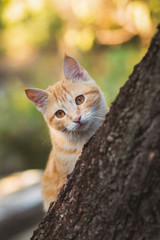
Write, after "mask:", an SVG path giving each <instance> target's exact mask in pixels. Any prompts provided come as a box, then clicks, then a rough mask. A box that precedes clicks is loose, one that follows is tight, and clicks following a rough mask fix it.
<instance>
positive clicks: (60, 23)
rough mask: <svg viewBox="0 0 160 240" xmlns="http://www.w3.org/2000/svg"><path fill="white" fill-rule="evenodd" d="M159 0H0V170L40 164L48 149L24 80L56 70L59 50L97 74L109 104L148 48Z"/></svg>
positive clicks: (49, 79)
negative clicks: (28, 98) (25, 89)
mask: <svg viewBox="0 0 160 240" xmlns="http://www.w3.org/2000/svg"><path fill="white" fill-rule="evenodd" d="M159 20H160V3H159V0H146V1H142V0H141V1H140V0H139V1H131V0H94V1H93V0H85V1H84V0H83V1H82V0H34V1H33V0H1V1H0V176H1V177H2V176H4V175H6V174H8V173H11V172H14V171H20V170H24V169H29V168H44V165H45V162H46V160H47V155H48V154H49V149H50V140H49V134H48V129H47V127H46V125H45V123H44V120H43V118H42V116H41V114H40V113H39V112H38V111H37V110H36V109H35V107H34V106H33V104H31V103H30V102H29V101H28V100H27V99H26V97H25V94H24V92H23V88H24V87H37V88H47V87H48V85H52V84H53V83H54V82H56V81H57V80H59V79H60V78H61V77H62V61H63V56H64V54H65V53H67V54H68V55H71V56H74V57H76V58H77V59H78V61H79V62H80V63H81V65H82V66H84V67H85V68H86V69H87V70H88V72H89V74H90V75H91V76H92V77H93V78H94V79H95V80H96V81H97V83H98V85H99V86H100V87H101V88H102V90H103V91H104V93H105V96H106V100H107V101H108V104H109V105H110V104H111V103H112V101H113V100H114V98H115V97H116V95H117V93H118V91H119V88H120V87H121V86H122V85H123V84H124V82H125V81H126V80H127V79H128V76H129V74H130V73H131V72H132V70H133V66H134V65H135V64H136V63H138V62H139V61H140V59H141V58H142V56H143V55H144V54H145V52H146V49H147V48H148V45H149V42H150V39H151V37H152V36H153V34H154V32H155V31H156V25H157V23H158V22H159Z"/></svg>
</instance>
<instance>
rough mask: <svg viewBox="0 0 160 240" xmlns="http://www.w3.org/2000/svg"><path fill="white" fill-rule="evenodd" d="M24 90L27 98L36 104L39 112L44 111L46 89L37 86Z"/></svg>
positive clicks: (46, 96) (46, 95)
mask: <svg viewBox="0 0 160 240" xmlns="http://www.w3.org/2000/svg"><path fill="white" fill-rule="evenodd" d="M24 90H25V93H26V96H27V97H28V99H29V100H31V101H32V102H33V103H34V104H35V105H36V107H37V109H38V110H39V111H40V112H41V113H44V112H45V110H46V105H47V100H48V93H47V91H45V90H41V89H37V88H26V89H24Z"/></svg>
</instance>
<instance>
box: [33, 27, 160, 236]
mask: <svg viewBox="0 0 160 240" xmlns="http://www.w3.org/2000/svg"><path fill="white" fill-rule="evenodd" d="M42 239H44V240H51V239H54V240H60V239H65V240H66V239H75V240H83V239H85V240H94V239H95V240H159V239H160V31H159V32H158V33H157V34H156V36H155V37H154V38H153V40H152V42H151V46H150V48H149V50H148V53H147V54H146V56H145V57H144V58H143V60H142V61H141V62H140V63H139V64H138V65H137V66H136V67H135V69H134V71H133V74H132V75H131V76H130V77H129V80H128V81H127V82H126V84H125V85H124V86H123V87H122V88H121V89H120V93H119V95H118V96H117V98H116V100H115V101H114V103H113V104H112V107H111V109H110V112H109V114H108V115H107V116H106V120H105V123H104V125H103V126H102V127H101V128H100V129H99V131H98V132H97V133H96V135H95V136H94V137H93V138H92V139H91V140H90V141H89V143H88V144H87V145H86V146H85V147H84V151H83V153H82V155H81V157H80V160H79V161H78V162H77V164H76V167H75V169H74V171H73V173H72V174H71V175H70V176H69V177H68V180H67V183H66V184H65V185H64V187H63V188H62V190H61V192H60V194H59V197H58V200H57V201H56V202H55V203H54V204H53V205H52V206H51V207H50V209H49V212H48V213H47V214H46V216H45V217H44V218H43V220H42V222H41V223H40V225H39V227H38V229H37V230H36V231H35V232H34V234H33V236H32V238H31V240H42Z"/></svg>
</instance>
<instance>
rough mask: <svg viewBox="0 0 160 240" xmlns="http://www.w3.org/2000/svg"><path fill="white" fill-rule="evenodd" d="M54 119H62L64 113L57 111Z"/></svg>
mask: <svg viewBox="0 0 160 240" xmlns="http://www.w3.org/2000/svg"><path fill="white" fill-rule="evenodd" d="M55 115H56V117H58V118H63V117H64V116H65V112H64V111H63V110H58V111H57V112H56V113H55Z"/></svg>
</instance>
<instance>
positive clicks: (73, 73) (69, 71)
mask: <svg viewBox="0 0 160 240" xmlns="http://www.w3.org/2000/svg"><path fill="white" fill-rule="evenodd" d="M63 71H64V79H63V80H61V81H59V82H57V83H56V84H54V86H51V87H49V88H48V89H47V90H45V91H44V90H39V89H26V90H25V91H26V95H27V97H28V98H29V99H30V100H31V101H32V102H34V103H35V104H36V106H37V108H38V109H39V110H40V111H41V112H42V113H43V115H44V118H45V120H46V122H47V123H48V126H49V127H50V129H51V130H55V131H59V132H61V133H64V134H66V135H68V136H70V137H72V136H76V135H77V136H80V137H82V136H83V137H85V138H86V139H87V138H88V139H89V138H90V137H91V135H93V134H94V132H95V131H96V130H97V129H98V128H99V126H100V125H101V124H102V122H103V121H104V118H105V113H106V106H105V100H104V97H103V94H102V93H101V91H100V90H99V88H98V87H97V85H96V83H95V82H94V81H93V80H92V79H91V78H90V77H89V75H88V73H87V72H86V70H85V69H83V68H82V67H81V66H80V65H79V63H78V62H77V61H76V60H75V59H74V58H71V57H65V59H64V63H63Z"/></svg>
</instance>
